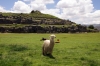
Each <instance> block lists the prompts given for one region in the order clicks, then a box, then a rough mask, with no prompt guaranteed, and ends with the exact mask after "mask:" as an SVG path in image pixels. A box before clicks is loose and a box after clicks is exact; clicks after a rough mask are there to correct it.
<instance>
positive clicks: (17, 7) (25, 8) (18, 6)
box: [12, 1, 31, 13]
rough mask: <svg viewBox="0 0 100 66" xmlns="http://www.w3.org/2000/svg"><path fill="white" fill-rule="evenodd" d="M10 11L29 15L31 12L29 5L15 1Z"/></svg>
mask: <svg viewBox="0 0 100 66" xmlns="http://www.w3.org/2000/svg"><path fill="white" fill-rule="evenodd" d="M12 11H13V12H18V13H29V12H30V11H31V8H30V6H29V5H27V4H25V3H24V2H22V1H17V2H15V4H14V6H13V8H12Z"/></svg>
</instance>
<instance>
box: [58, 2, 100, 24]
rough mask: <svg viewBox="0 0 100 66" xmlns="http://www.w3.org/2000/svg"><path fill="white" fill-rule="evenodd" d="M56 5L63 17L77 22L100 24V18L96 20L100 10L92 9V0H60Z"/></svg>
mask: <svg viewBox="0 0 100 66" xmlns="http://www.w3.org/2000/svg"><path fill="white" fill-rule="evenodd" d="M56 7H57V8H59V9H61V10H62V13H61V14H60V15H61V18H63V19H69V20H71V21H74V22H76V23H79V24H93V23H97V24H98V23H99V24H100V20H97V19H99V16H100V14H98V13H100V12H98V11H94V7H93V4H92V0H60V1H59V2H58V3H57V6H56ZM90 15H91V16H92V17H91V16H90ZM95 17H96V18H95Z"/></svg>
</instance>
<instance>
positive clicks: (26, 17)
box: [0, 10, 75, 25]
mask: <svg viewBox="0 0 100 66" xmlns="http://www.w3.org/2000/svg"><path fill="white" fill-rule="evenodd" d="M13 23H16V24H33V25H41V24H45V25H66V24H67V25H71V24H75V23H74V22H72V21H70V20H63V19H60V18H58V17H55V16H53V15H50V14H43V13H41V12H40V11H34V10H33V11H31V13H29V14H28V13H0V24H13Z"/></svg>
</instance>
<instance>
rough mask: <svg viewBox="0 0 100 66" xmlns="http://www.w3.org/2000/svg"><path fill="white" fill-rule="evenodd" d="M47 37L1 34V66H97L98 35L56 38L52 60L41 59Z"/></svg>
mask: <svg viewBox="0 0 100 66" xmlns="http://www.w3.org/2000/svg"><path fill="white" fill-rule="evenodd" d="M49 35H50V34H34V33H26V34H17V33H15V34H14V33H0V66H99V65H100V33H82V34H65V33H64V34H62V33H61V34H55V35H56V37H57V38H56V39H55V41H56V40H57V39H59V40H60V43H57V44H55V46H54V51H53V56H54V57H55V59H52V58H49V57H45V56H43V55H42V43H43V41H40V39H41V38H42V37H45V38H48V39H49Z"/></svg>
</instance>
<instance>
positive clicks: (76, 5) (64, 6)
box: [0, 0, 100, 24]
mask: <svg viewBox="0 0 100 66" xmlns="http://www.w3.org/2000/svg"><path fill="white" fill-rule="evenodd" d="M99 3H100V0H9V1H7V0H1V1H0V12H15V13H20V12H21V13H29V12H30V11H31V10H39V11H41V12H42V13H47V14H51V15H54V16H57V17H59V18H62V19H69V20H71V21H73V22H76V23H79V24H100V14H99V13H100V7H99Z"/></svg>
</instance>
